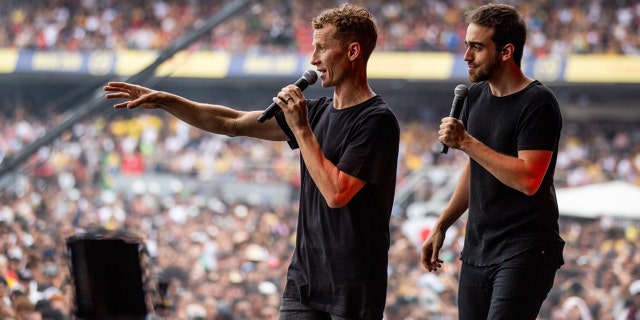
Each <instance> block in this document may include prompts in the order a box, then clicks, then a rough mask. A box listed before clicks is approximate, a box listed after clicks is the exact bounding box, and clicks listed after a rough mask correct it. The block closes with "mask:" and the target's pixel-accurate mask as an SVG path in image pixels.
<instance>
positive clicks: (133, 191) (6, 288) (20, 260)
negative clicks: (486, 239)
mask: <svg viewBox="0 0 640 320" xmlns="http://www.w3.org/2000/svg"><path fill="white" fill-rule="evenodd" d="M27 110H33V109H31V108H29V106H24V109H13V110H11V109H4V110H3V112H2V113H0V124H1V125H0V128H1V129H0V154H2V155H4V157H10V156H11V155H13V154H16V153H17V152H18V151H19V150H20V149H21V148H23V147H24V146H26V145H28V144H29V143H31V142H33V141H35V139H37V138H38V137H40V136H41V135H42V134H43V133H44V132H47V130H49V129H51V128H52V127H53V126H55V125H56V124H57V123H56V121H55V119H58V117H55V116H54V117H51V119H54V121H51V122H43V121H41V120H39V119H37V118H32V116H31V115H30V113H29V112H28V111H27ZM401 127H402V136H401V137H402V146H401V155H400V159H399V161H400V164H401V165H400V166H399V172H398V174H399V179H398V182H399V183H403V181H406V180H408V179H409V177H411V175H412V174H413V173H415V172H419V171H420V170H431V171H440V170H446V168H455V167H457V166H459V165H461V164H462V163H463V161H464V159H462V158H461V156H460V155H459V154H458V153H455V152H454V153H451V154H448V155H441V154H440V153H439V143H437V140H436V136H435V132H436V129H435V124H429V123H419V122H410V121H407V120H406V119H405V121H404V122H402V124H401ZM638 146H640V127H638V126H637V125H636V124H632V123H626V122H596V123H591V122H588V123H584V122H571V121H567V122H566V123H565V135H564V136H563V139H562V145H561V147H560V150H561V152H560V155H559V160H558V175H557V176H558V177H559V181H558V187H571V186H580V185H585V184H591V183H597V182H604V181H610V180H625V181H629V182H631V183H635V184H638V182H639V179H638V173H639V172H640V160H639V159H640V149H639V147H638ZM297 157H298V155H297V154H296V153H295V152H290V151H289V150H287V149H286V148H285V145H283V146H282V148H280V147H278V145H277V144H276V145H272V144H270V145H266V144H263V143H260V142H257V141H254V140H250V139H240V140H235V139H234V140H231V139H225V138H223V137H217V136H212V135H207V134H203V133H201V132H199V131H196V130H193V129H190V128H189V127H187V126H185V125H183V124H182V123H180V122H179V121H176V120H175V119H174V118H169V117H161V116H157V115H154V114H152V113H149V114H148V115H146V116H144V117H136V118H135V119H125V118H117V119H103V118H97V119H90V120H87V121H84V122H81V123H79V124H77V125H75V126H74V127H73V128H72V130H69V132H67V133H65V134H63V135H61V136H60V138H59V139H57V140H56V141H55V142H54V143H52V144H51V146H47V147H43V148H41V150H40V151H39V152H38V153H37V154H36V155H34V156H33V157H32V158H31V159H30V160H29V161H26V162H25V165H24V167H23V168H22V170H25V171H24V172H25V174H24V175H23V174H20V173H18V172H16V173H15V174H12V177H11V178H12V179H13V178H15V179H16V180H15V184H13V185H8V186H5V188H6V189H3V190H2V192H1V193H0V198H1V199H0V203H1V204H2V205H1V206H0V237H1V239H2V241H0V243H2V248H0V249H1V250H0V280H2V281H0V296H1V300H0V301H2V308H0V311H1V312H2V314H3V315H9V316H12V317H14V318H16V319H19V318H20V317H21V315H22V316H24V317H27V316H29V317H30V316H34V317H35V315H36V314H39V315H41V316H44V315H45V314H47V317H51V318H52V319H53V318H54V317H55V319H71V318H72V317H73V311H74V309H73V308H74V307H73V306H74V294H75V292H74V287H73V282H72V281H73V279H72V276H71V273H70V269H69V265H68V261H67V259H66V258H65V257H66V255H67V252H66V243H65V240H66V239H67V238H68V237H70V236H78V235H79V236H82V235H86V234H92V233H96V232H97V233H106V234H114V233H117V234H128V235H131V236H134V237H135V238H137V239H140V245H141V246H142V247H143V248H144V252H145V255H148V258H147V257H145V258H144V259H142V260H143V261H144V267H145V274H146V276H145V279H146V282H145V285H146V288H147V289H148V290H147V292H148V293H149V302H150V304H151V305H153V306H154V312H155V314H156V316H158V317H160V318H172V317H175V318H178V319H269V318H270V317H271V318H273V314H274V313H277V308H278V306H279V302H280V294H281V289H282V285H283V282H282V281H283V280H284V275H285V274H286V267H287V263H286V262H287V261H288V259H289V255H290V253H291V250H292V243H293V242H292V241H293V239H294V237H295V232H296V230H295V227H296V224H295V221H296V210H297V201H296V199H290V200H289V201H287V202H286V204H277V203H275V202H274V201H271V200H273V199H256V200H247V199H238V198H233V197H230V196H229V195H227V194H222V193H220V192H219V191H216V190H214V189H212V188H210V186H211V184H216V183H224V182H225V181H228V182H257V183H261V184H268V183H275V184H278V183H280V184H285V185H288V186H290V187H292V188H295V187H297V173H298V172H297V165H296V164H295V163H297ZM128 158H132V159H128ZM272 163H277V164H278V165H277V166H275V168H272V167H273V166H270V165H269V164H272ZM443 172H444V171H443ZM163 174H166V175H169V176H172V177H176V178H177V179H176V180H178V181H191V183H186V182H185V183H166V184H161V185H158V186H157V187H156V188H152V187H148V186H147V187H146V188H143V187H142V186H139V185H135V184H134V185H129V186H126V188H123V187H122V186H118V185H117V184H116V182H117V181H118V180H119V179H124V178H135V177H144V178H145V179H146V180H151V179H153V177H155V176H160V175H163ZM128 181H129V180H128ZM425 188H426V189H425V190H422V191H421V192H423V193H424V197H425V198H428V196H429V195H430V194H433V193H434V192H435V191H436V189H437V188H439V186H437V185H434V186H429V185H427V186H425ZM294 194H295V192H294ZM407 221H409V220H408V217H407V216H406V214H405V212H404V209H403V208H402V207H398V208H396V211H395V214H394V216H393V217H392V230H391V232H392V238H393V241H392V246H391V249H390V268H389V294H388V305H387V310H386V317H387V319H389V320H392V319H427V318H429V319H441V320H446V319H456V308H455V304H456V290H457V282H456V281H457V276H458V273H457V272H458V270H459V269H458V268H459V264H458V259H457V255H458V254H459V252H460V249H461V246H462V239H463V237H462V232H463V230H464V221H461V222H460V223H459V225H458V226H456V228H453V229H452V230H454V231H453V232H456V233H458V234H454V235H453V236H452V237H451V239H452V240H451V241H449V242H448V243H447V244H446V248H445V249H444V251H443V257H444V258H446V260H447V263H445V265H444V266H445V267H444V269H443V270H442V271H441V272H439V273H436V274H430V273H427V272H426V271H425V270H423V269H421V267H420V265H419V262H418V260H419V254H418V249H417V247H416V245H418V244H419V242H416V240H415V235H410V234H407V232H406V230H405V229H404V228H403V225H404V224H405V223H407ZM638 226H640V223H639V222H638V221H612V220H610V219H606V218H605V219H601V220H579V219H572V218H568V217H565V218H563V219H562V220H561V227H562V235H563V238H564V239H565V240H566V241H567V247H566V251H565V261H567V263H566V265H565V266H563V268H562V270H561V271H560V272H559V274H558V278H557V283H556V285H555V287H554V289H553V290H552V292H551V293H550V297H549V299H548V301H547V302H546V303H545V305H544V306H543V310H542V311H541V319H588V317H587V315H589V316H591V317H592V318H594V319H607V318H609V319H617V318H619V317H621V316H622V315H623V314H627V313H628V312H629V310H634V308H635V307H634V303H635V301H634V299H635V297H636V296H638V294H636V293H638V292H639V291H638V286H637V285H633V286H632V285H631V284H632V283H634V281H635V280H638V279H640V267H638V266H640V254H638V248H637V245H638V243H639V242H638V241H640V240H639V238H638V229H637V228H638ZM426 232H428V229H426V230H422V231H421V234H420V235H419V237H425V236H426ZM161 283H162V284H163V288H165V289H163V290H159V288H160V287H159V285H160V284H161ZM636 300H637V299H636ZM203 314H205V316H204V317H202V315H203ZM9 319H11V318H9Z"/></svg>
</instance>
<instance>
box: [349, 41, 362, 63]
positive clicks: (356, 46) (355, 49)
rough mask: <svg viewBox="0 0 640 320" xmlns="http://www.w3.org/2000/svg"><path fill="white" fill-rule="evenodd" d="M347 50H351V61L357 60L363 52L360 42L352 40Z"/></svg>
mask: <svg viewBox="0 0 640 320" xmlns="http://www.w3.org/2000/svg"><path fill="white" fill-rule="evenodd" d="M347 50H348V52H349V60H351V61H354V60H356V59H357V58H358V57H359V56H360V55H361V54H362V48H361V47H360V43H358V42H351V43H350V44H349V46H348V47H347Z"/></svg>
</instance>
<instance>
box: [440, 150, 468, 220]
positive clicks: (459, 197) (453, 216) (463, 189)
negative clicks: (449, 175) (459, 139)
mask: <svg viewBox="0 0 640 320" xmlns="http://www.w3.org/2000/svg"><path fill="white" fill-rule="evenodd" d="M469 179H470V164H469V161H468V160H467V164H466V165H465V167H464V169H463V170H462V173H461V174H460V178H458V184H457V185H456V188H455V190H454V191H453V195H452V196H451V199H450V200H449V203H448V204H447V207H446V208H445V210H444V211H443V212H442V214H441V215H440V218H439V219H438V221H437V223H436V228H439V229H441V230H443V231H446V230H447V229H449V227H450V226H451V225H452V224H454V223H455V222H456V221H457V220H458V219H459V218H460V216H462V215H463V214H464V213H465V212H466V211H467V209H468V208H469Z"/></svg>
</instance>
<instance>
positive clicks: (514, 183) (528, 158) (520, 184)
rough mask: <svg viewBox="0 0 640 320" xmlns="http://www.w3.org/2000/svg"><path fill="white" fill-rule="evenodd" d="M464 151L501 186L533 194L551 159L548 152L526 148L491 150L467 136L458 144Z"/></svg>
mask: <svg viewBox="0 0 640 320" xmlns="http://www.w3.org/2000/svg"><path fill="white" fill-rule="evenodd" d="M460 150H462V151H464V152H465V153H467V154H468V155H469V157H471V158H472V159H473V160H475V161H476V162H477V163H478V164H480V165H481V166H482V167H483V168H485V169H486V170H487V171H489V172H490V173H491V174H492V175H493V176H494V177H496V179H498V180H500V182H502V183H504V184H505V185H507V186H509V187H511V188H513V189H515V190H518V191H520V192H522V193H524V194H527V195H532V194H534V193H536V191H537V190H538V188H539V187H540V184H541V183H542V179H543V178H544V174H545V172H546V170H547V167H548V165H549V161H550V159H551V152H550V151H541V150H527V151H520V152H518V156H517V157H514V156H509V155H505V154H502V153H499V152H496V151H494V150H492V149H491V148H489V147H487V146H486V145H485V144H483V143H482V142H480V141H478V140H477V139H475V138H474V137H472V136H470V135H468V136H467V138H465V139H464V141H463V143H462V144H461V145H460Z"/></svg>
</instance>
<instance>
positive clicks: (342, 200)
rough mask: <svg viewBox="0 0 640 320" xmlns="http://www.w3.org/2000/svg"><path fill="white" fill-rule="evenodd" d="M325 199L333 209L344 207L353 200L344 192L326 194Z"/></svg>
mask: <svg viewBox="0 0 640 320" xmlns="http://www.w3.org/2000/svg"><path fill="white" fill-rule="evenodd" d="M324 199H325V201H326V202H327V206H329V208H331V209H338V208H342V207H344V206H346V205H347V204H348V203H349V201H350V200H351V198H348V197H346V196H345V195H344V194H342V195H341V194H334V195H330V196H325V197H324Z"/></svg>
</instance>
